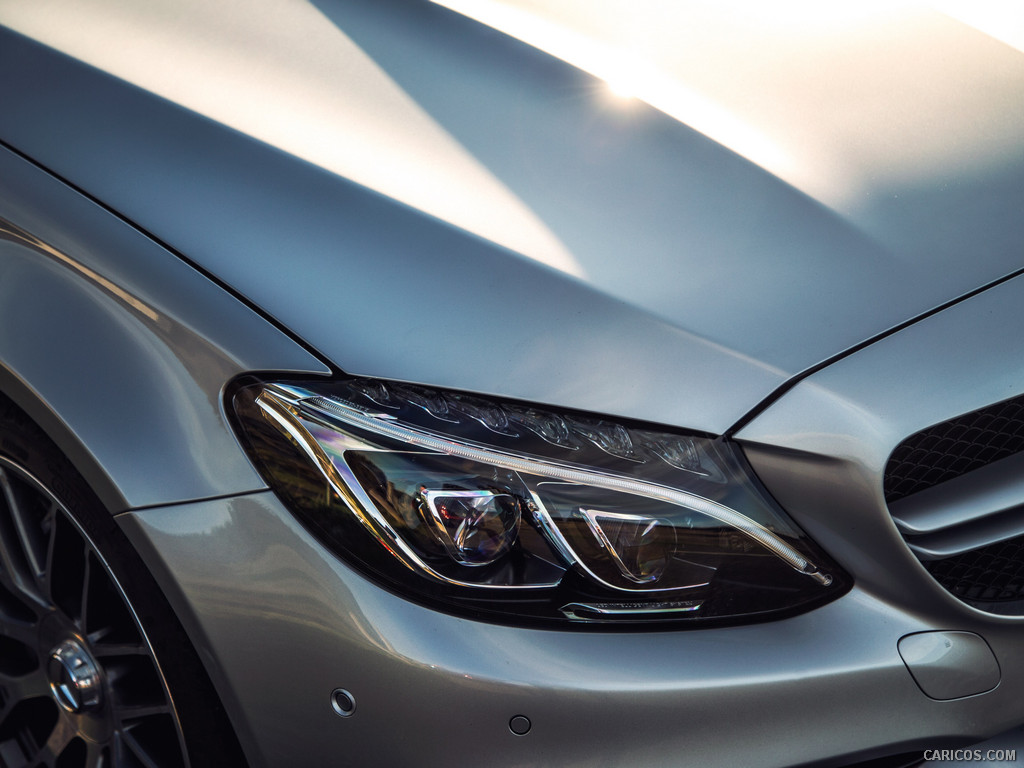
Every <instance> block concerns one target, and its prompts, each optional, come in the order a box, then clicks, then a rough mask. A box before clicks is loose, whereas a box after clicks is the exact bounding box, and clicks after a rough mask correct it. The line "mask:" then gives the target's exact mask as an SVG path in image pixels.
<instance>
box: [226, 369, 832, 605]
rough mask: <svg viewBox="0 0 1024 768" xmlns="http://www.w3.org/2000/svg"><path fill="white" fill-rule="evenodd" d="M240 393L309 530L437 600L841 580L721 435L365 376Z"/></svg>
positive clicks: (556, 600)
mask: <svg viewBox="0 0 1024 768" xmlns="http://www.w3.org/2000/svg"><path fill="white" fill-rule="evenodd" d="M234 405H235V410H236V413H237V415H238V417H239V422H240V424H241V426H242V429H243V434H244V435H245V436H246V440H247V447H248V448H249V450H250V451H251V452H252V454H253V456H254V458H255V459H256V461H257V464H258V466H259V467H260V469H261V472H263V474H264V476H265V477H267V481H268V483H269V484H270V485H271V487H272V488H274V490H275V491H277V492H278V494H279V495H281V497H282V499H283V500H284V501H285V503H287V504H288V506H289V507H290V508H291V509H292V511H293V512H294V513H295V514H296V515H297V516H298V517H299V518H300V519H301V520H302V521H303V522H304V523H305V524H306V525H307V526H309V527H310V529H311V530H313V531H314V533H316V534H317V535H318V536H319V537H320V538H321V539H322V540H324V541H325V542H326V543H327V544H328V545H329V546H330V547H331V548H332V549H334V550H335V551H336V552H338V553H339V554H340V555H342V556H343V557H345V559H347V560H349V561H350V562H353V563H354V564H356V565H357V566H359V567H360V568H362V569H364V570H365V572H367V573H368V574H369V575H371V576H373V577H374V578H377V579H381V580H383V581H385V582H387V583H388V584H390V585H392V586H393V587H394V589H396V590H397V591H400V592H401V593H403V594H408V595H410V596H413V597H418V598H420V599H423V600H426V601H428V602H431V603H432V604H433V603H436V604H438V605H439V606H441V607H450V608H452V609H455V610H464V611H468V612H470V613H471V614H472V615H474V616H488V617H492V618H502V617H513V616H516V617H520V618H521V619H530V620H539V621H563V622H564V621H567V620H568V621H572V622H587V623H592V622H618V623H622V622H627V623H629V622H633V623H645V624H648V623H650V622H651V621H687V622H691V623H692V622H693V621H695V620H700V619H704V618H708V619H711V618H715V619H721V618H723V617H724V618H729V617H733V618H737V617H741V616H744V615H748V614H752V615H771V614H773V613H777V612H779V611H786V610H793V609H794V608H796V607H801V606H810V605H814V604H819V603H821V602H823V601H824V600H826V599H829V598H830V597H832V596H834V595H835V594H838V593H839V592H841V591H842V590H843V589H844V587H845V586H846V584H847V582H846V580H845V577H843V576H842V575H841V572H839V571H838V570H837V569H835V567H834V566H833V565H832V564H831V563H829V561H828V559H827V558H826V557H825V556H824V555H823V554H822V553H821V552H819V551H818V550H817V548H816V547H814V545H813V544H811V543H810V542H809V541H808V540H807V539H806V537H805V536H804V535H803V534H802V533H801V532H800V530H799V529H798V528H797V527H796V526H795V524H794V523H793V522H792V521H791V520H789V519H788V518H787V517H786V515H785V514H784V513H783V512H782V511H781V510H780V509H778V507H776V506H775V505H774V504H773V502H772V501H771V500H770V499H769V498H768V497H767V496H766V495H765V494H764V493H763V492H762V491H761V490H760V489H759V486H758V485H757V484H756V482H755V481H753V480H752V478H751V476H750V474H749V472H748V471H747V470H746V469H745V465H744V464H743V461H742V457H740V456H739V454H738V452H737V451H736V449H735V448H733V447H732V446H731V444H729V443H728V442H727V441H724V440H721V439H718V440H712V439H708V438H699V437H695V436H685V435H679V434H673V433H669V432H658V431H654V430H651V429H636V428H632V427H628V426H626V425H624V424H619V423H615V422H611V421H608V420H606V419H602V418H594V417H590V416H587V415H579V414H559V413H555V412H553V411H549V410H545V409H543V408H539V407H531V406H523V405H512V404H506V403H501V402H497V401H491V400H486V399H483V398H479V397H475V396H468V395H460V394H450V393H445V392H442V391H437V390H431V389H427V388H421V387H414V386H413V385H408V384H393V383H390V382H380V381H374V380H365V379H364V380H359V379H356V380H338V381H332V382H329V383H321V384H318V385H316V386H315V387H314V386H313V385H305V384H283V383H271V384H263V383H256V384H252V385H250V386H248V387H244V388H243V389H241V390H239V392H238V394H237V395H236V396H235V400H234ZM367 534H369V537H370V538H369V540H368V539H367ZM373 540H375V541H376V544H373V543H372V541H373ZM826 563H828V565H827V568H826ZM836 575H838V576H839V577H840V579H841V581H840V582H839V583H836Z"/></svg>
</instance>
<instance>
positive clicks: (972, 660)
mask: <svg viewBox="0 0 1024 768" xmlns="http://www.w3.org/2000/svg"><path fill="white" fill-rule="evenodd" d="M899 651H900V656H902V657H903V661H904V662H905V663H906V665H907V669H909V670H910V674H911V675H913V676H914V681H915V682H916V683H917V684H918V685H919V686H921V690H922V691H924V694H925V695H926V696H928V697H929V698H931V699H937V700H939V701H948V700H949V699H959V698H962V697H964V696H974V695H976V694H979V693H986V692H987V691H991V690H992V689H993V688H995V687H996V686H997V685H999V662H998V661H996V657H995V656H994V655H993V654H992V649H991V648H989V647H988V644H987V643H986V642H985V641H984V639H982V638H981V637H980V636H978V635H976V634H974V633H973V632H918V633H917V634H913V635H907V636H906V637H901V638H900V642H899Z"/></svg>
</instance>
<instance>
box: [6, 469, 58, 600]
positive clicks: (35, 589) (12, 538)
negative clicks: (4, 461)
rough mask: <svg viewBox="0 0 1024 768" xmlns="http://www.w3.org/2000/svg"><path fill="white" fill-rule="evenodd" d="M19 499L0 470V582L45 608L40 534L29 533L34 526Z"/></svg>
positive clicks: (21, 500)
mask: <svg viewBox="0 0 1024 768" xmlns="http://www.w3.org/2000/svg"><path fill="white" fill-rule="evenodd" d="M21 496H22V495H21V494H20V493H18V492H17V491H16V490H15V488H14V486H13V485H12V483H11V481H10V477H9V475H8V472H7V470H5V469H4V468H3V467H0V580H2V581H4V582H6V583H7V585H8V586H9V587H10V588H11V589H13V590H15V591H16V592H18V593H19V594H20V595H22V596H23V597H26V598H28V599H29V600H31V601H32V602H33V603H35V604H36V605H42V606H45V605H47V604H48V601H47V599H46V597H45V596H44V595H43V591H42V589H41V584H42V583H43V573H44V572H43V569H44V567H45V563H44V561H43V558H42V557H41V556H40V549H39V540H40V539H41V538H42V534H41V532H39V533H38V535H35V534H33V533H32V531H33V530H34V528H35V527H37V524H36V523H34V522H33V521H31V520H30V519H29V515H28V513H27V512H26V510H25V502H24V499H23V498H22V497H21ZM5 511H6V514H5Z"/></svg>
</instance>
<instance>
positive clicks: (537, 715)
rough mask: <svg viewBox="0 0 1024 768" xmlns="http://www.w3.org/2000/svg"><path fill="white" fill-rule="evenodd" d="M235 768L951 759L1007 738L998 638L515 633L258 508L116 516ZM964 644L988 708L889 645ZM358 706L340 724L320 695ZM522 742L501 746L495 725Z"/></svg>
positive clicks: (789, 626)
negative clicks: (973, 645)
mask: <svg viewBox="0 0 1024 768" xmlns="http://www.w3.org/2000/svg"><path fill="white" fill-rule="evenodd" d="M118 520H119V521H120V523H121V526H122V528H123V529H124V530H125V532H126V533H127V534H128V535H129V537H130V538H131V540H132V542H133V543H134V544H135V546H136V547H137V548H138V549H139V550H140V551H141V552H142V554H143V557H144V558H145V559H146V560H147V562H148V563H149V565H150V567H151V568H152V569H153V571H154V573H155V574H156V576H157V579H158V580H159V581H160V583H161V585H162V587H163V588H164V590H165V592H166V593H167V595H168V597H169V599H170V600H171V603H172V605H173V606H174V608H175V609H176V610H177V611H178V613H179V615H180V616H181V618H182V621H183V623H184V624H185V626H186V629H187V630H188V631H189V633H190V635H191V636H192V639H193V642H194V643H195V645H196V647H197V649H198V651H199V654H200V657H201V658H203V660H204V662H205V663H206V664H207V667H208V670H209V672H210V676H211V678H212V679H213V681H214V683H215V685H216V687H217V688H218V690H219V691H220V694H221V696H222V698H223V700H224V704H225V706H226V707H227V709H228V712H229V713H230V715H231V718H232V721H233V722H234V725H235V727H236V729H237V731H238V735H239V738H240V740H241V742H242V744H243V746H244V748H245V750H246V753H247V756H248V758H249V761H250V764H251V765H252V766H253V768H260V767H262V766H278V765H353V766H367V765H419V766H432V765H438V766H441V765H445V766H450V765H454V764H462V763H464V762H466V761H467V760H473V761H474V762H479V763H481V764H486V765H488V766H527V765H559V766H573V765H608V766H620V765H621V766H631V767H634V768H643V767H644V766H668V765H671V766H681V765H700V766H718V765H721V766H730V767H732V766H736V765H745V766H750V767H751V768H754V767H756V766H789V765H797V764H804V763H819V762H820V763H823V764H830V765H841V764H844V763H848V762H854V761H856V760H863V759H868V758H871V757H875V756H879V755H884V754H893V753H899V752H910V751H914V750H922V751H923V750H924V749H938V748H943V747H952V746H962V745H965V744H969V743H973V742H976V741H978V740H980V739H983V738H986V737H988V736H990V735H992V734H994V733H998V732H1000V731H1005V730H1007V729H1009V728H1011V727H1013V726H1015V725H1017V724H1018V723H1020V722H1021V721H1024V711H1022V704H1021V701H1020V697H1019V695H1018V692H1019V691H1020V690H1022V686H1024V666H1022V665H1019V664H1018V665H1015V666H1014V665H1007V664H1006V663H1003V660H1004V659H1013V658H1014V657H1015V656H1016V650H1015V648H1016V647H1018V646H1019V629H1018V627H1016V626H1015V625H1014V624H1007V625H992V624H987V625H986V626H985V627H984V628H983V629H979V628H978V627H971V626H956V627H950V626H945V625H936V624H935V623H934V622H930V621H928V620H927V619H925V618H922V617H920V616H917V615H914V614H912V613H909V612H906V611H903V610H900V609H899V608H897V607H895V606H894V605H893V604H892V601H886V600H883V599H881V598H880V597H879V596H877V595H876V594H873V593H872V592H871V591H868V590H867V589H865V588H863V587H860V586H858V587H855V588H854V589H853V590H852V591H851V592H850V593H848V594H847V595H845V596H844V597H842V598H840V599H839V600H837V601H835V602H833V603H831V604H829V605H826V606H824V607H822V608H819V609H817V610H814V611H811V612H809V613H806V614H803V615H800V616H796V617H793V618H789V619H785V620H781V621H775V622H770V623H765V624H756V625H750V626H741V627H729V628H717V629H701V630H681V631H672V632H601V631H549V630H536V629H520V628H515V627H508V626H499V625H493V624H487V623H482V622H477V621H472V620H468V619H462V618H456V617H452V616H447V615H444V614H441V613H438V612H436V611H433V610H430V609H427V608H424V607H421V606H419V605H416V604H414V603H411V602H409V601H407V600H405V599H402V598H400V597H397V596H395V595H393V594H390V593H388V592H386V591H385V590H383V589H381V588H379V587H377V586H376V585H374V584H372V583H371V582H369V581H367V580H366V579H365V578H363V577H362V576H361V575H359V574H357V573H355V572H354V571H352V570H351V569H349V568H348V567H347V566H346V565H344V564H343V563H341V562H340V561H339V560H338V559H337V558H336V557H335V556H333V555H332V554H331V553H329V552H328V551H326V550H325V549H324V548H323V547H322V546H321V545H320V544H319V543H318V542H317V541H316V540H315V539H314V538H313V537H312V536H311V535H310V534H309V533H308V532H306V531H305V530H304V529H303V528H302V527H301V526H300V525H299V523H297V522H296V521H295V520H294V518H293V517H292V516H291V514H290V513H289V512H288V511H287V510H286V509H285V508H284V507H283V506H282V505H281V503H280V502H279V501H278V500H277V498H276V497H275V496H274V495H273V494H272V493H269V492H266V493H256V494H251V495H246V496H241V497H236V498H228V499H218V500H212V501H203V502H195V503H190V504H183V505H179V506H173V507H161V508H152V509H147V510H141V511H135V512H129V513H125V514H123V515H121V516H119V518H118ZM950 629H956V630H968V631H978V632H979V634H981V635H982V636H983V637H984V639H985V640H986V641H987V643H988V645H989V646H990V647H991V648H992V650H993V651H994V653H995V656H996V658H997V659H999V661H1000V668H1001V669H1000V677H1001V679H1000V681H999V683H998V685H996V687H995V688H994V689H992V690H991V691H989V692H987V693H984V694H980V695H974V696H969V697H966V698H960V699H956V700H951V701H936V700H933V699H931V698H929V697H928V696H926V695H925V694H924V693H923V692H922V690H921V689H920V688H919V687H918V685H917V683H915V681H914V679H913V678H912V677H911V675H910V673H909V671H908V669H907V667H906V665H905V664H904V662H903V660H902V659H901V657H900V653H899V651H898V649H897V644H898V643H899V641H900V638H902V637H904V636H906V635H908V634H912V633H917V632H924V631H929V630H950ZM337 688H343V689H345V690H347V691H349V692H350V693H351V694H352V695H353V697H354V699H355V701H356V710H355V712H354V714H353V715H352V716H350V717H344V718H343V717H339V716H338V715H337V714H336V712H335V710H334V708H333V706H332V700H331V694H332V691H334V690H335V689H337ZM517 715H524V716H526V717H527V718H529V720H530V723H531V729H530V731H529V733H527V734H526V735H516V734H514V733H512V731H511V730H510V728H509V722H510V720H511V718H513V717H514V716H517Z"/></svg>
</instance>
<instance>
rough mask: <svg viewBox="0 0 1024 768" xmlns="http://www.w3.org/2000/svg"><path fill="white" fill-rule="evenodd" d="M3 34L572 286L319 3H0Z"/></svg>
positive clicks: (503, 201)
mask: <svg viewBox="0 0 1024 768" xmlns="http://www.w3.org/2000/svg"><path fill="white" fill-rule="evenodd" d="M0 23H2V24H4V25H6V26H8V27H10V28H11V29H14V30H16V31H18V32H20V33H22V34H24V35H27V36H28V37H31V38H33V39H35V40H38V41H39V42H41V43H43V44H45V45H49V46H52V47H54V48H58V49H60V50H62V51H64V52H65V53H68V54H69V55H71V56H73V57H75V58H77V59H79V60H81V61H84V62H86V63H88V64H91V65H92V66H94V67H97V68H99V69H101V70H103V71H105V72H108V73H109V74H112V75H114V76H116V77H119V78H121V79H123V80H126V81H128V82H130V83H133V84H135V85H137V86H139V87H141V88H144V89H146V90H148V91H150V92H152V93H155V94H157V95H159V96H162V97H164V98H166V99H168V100H170V101H172V102H175V103H177V104H179V105H181V106H183V107H185V108H187V109H190V110H193V111H195V112H198V113H199V114H202V115H205V116H206V117H208V118H210V119H212V120H215V121H217V122H219V123H222V124H223V125H227V126H229V127H231V128H234V129H236V130H238V131H241V132H242V133H245V134H247V135H249V136H252V137H253V138H255V139H258V140H260V141H263V142H265V143H267V144H270V145H272V146H275V147H277V148H279V149H281V150H283V151H285V152H288V153H290V154H292V155H295V156H296V157H300V158H302V159H304V160H307V161H309V162H311V163H314V164H315V165H318V166H320V167H321V168H324V169H326V170H328V171H330V172H332V173H336V174H338V175H340V176H343V177H345V178H348V179H351V180H352V181H354V182H356V183H357V184H361V185H363V186H366V187H369V188H370V189H373V190H375V191H377V192H379V193H381V194H383V195H386V196H388V197H391V198H393V199H396V200H398V201H400V202H402V203H405V204H407V205H410V206H412V207H414V208H416V209H418V210H421V211H424V212H425V213H427V214H430V215H432V216H435V217H437V218H439V219H442V220H444V221H446V222H449V223H451V224H453V225H454V226H456V227H460V228H462V229H465V230H467V231H469V232H472V233H474V234H476V235H478V236H480V237H482V238H484V239H486V240H489V241H491V242H494V243H497V244H499V245H501V246H504V247H506V248H509V249H511V250H513V251H516V252H517V253H521V254H523V255H525V256H528V257H529V258H531V259H534V260H535V261H539V262H541V263H543V264H545V265H547V266H550V267H552V268H554V269H557V270H560V271H562V272H565V273H567V274H572V275H577V276H582V269H581V267H580V265H579V264H578V262H577V261H576V259H575V258H574V257H573V255H572V254H571V253H570V252H569V250H568V249H567V248H566V247H565V245H564V244H563V243H562V242H561V241H560V240H559V239H558V237H557V236H556V235H555V234H554V233H553V232H552V231H551V230H550V229H549V228H548V227H547V225H546V224H545V223H544V222H543V221H541V220H540V218H539V217H538V216H537V215H536V214H535V213H534V212H533V210H532V209H530V208H529V206H527V205H526V204H525V203H524V202H523V201H522V200H520V199H519V198H518V197H517V196H516V195H515V193H513V192H512V191H511V190H510V189H508V187H506V186H505V185H504V184H503V183H502V182H501V180H499V179H498V178H497V177H496V176H494V174H492V173H491V172H490V171H489V170H488V169H487V168H486V167H485V166H484V165H482V164H481V163H480V162H479V161H478V160H477V159H476V158H475V157H473V156H472V155H471V154H470V153H469V152H468V151H467V150H466V149H465V148H464V147H463V146H462V145H461V144H459V142H458V141H456V139H455V138H453V137H452V136H451V135H450V134H449V133H447V131H445V130H444V128H442V127H441V126H440V125H439V124H438V123H437V122H436V121H435V120H433V118H431V117H430V116H429V115H428V114H427V113H426V112H425V111H424V110H423V109H422V108H421V107H420V106H419V105H418V104H417V103H416V102H415V101H414V100H413V99H412V98H411V97H410V96H409V95H408V94H407V93H406V92H405V91H404V90H402V88H401V87H400V86H399V85H398V84H397V83H395V82H394V80H392V79H391V78H390V77H389V76H388V75H387V73H386V72H384V70H383V69H381V68H380V67H379V66H378V65H377V64H376V63H375V62H374V61H373V60H372V59H370V57H369V56H367V55H366V54H365V53H364V52H363V51H362V49H360V48H359V46H357V45H356V44H355V43H354V42H353V41H352V40H351V39H350V38H348V37H347V36H346V35H345V34H344V33H343V32H342V31H341V30H339V29H338V28H337V26H335V25H334V23H333V22H331V21H330V19H328V18H327V17H326V16H324V15H323V14H322V13H321V12H320V11H319V10H318V9H317V8H316V7H315V6H314V5H313V4H312V3H306V2H292V1H290V0H262V2H261V3H260V4H259V7H258V11H256V12H254V9H253V6H252V4H251V3H249V2H247V0H218V1H217V2H206V1H205V0H147V1H146V2H137V1H136V0H33V2H30V3H22V2H16V1H13V0H0Z"/></svg>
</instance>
